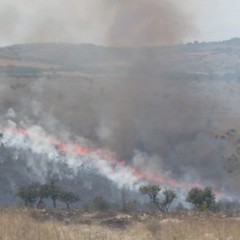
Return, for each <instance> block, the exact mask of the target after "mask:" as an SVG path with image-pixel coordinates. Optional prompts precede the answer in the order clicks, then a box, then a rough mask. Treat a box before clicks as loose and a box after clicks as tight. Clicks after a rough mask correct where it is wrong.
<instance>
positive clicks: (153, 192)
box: [139, 185, 161, 203]
mask: <svg viewBox="0 0 240 240" xmlns="http://www.w3.org/2000/svg"><path fill="white" fill-rule="evenodd" d="M160 190H161V188H160V187H159V186H158V185H144V186H141V187H140V188H139V191H140V192H141V193H142V194H145V195H148V196H149V198H150V200H151V201H152V202H153V203H157V202H158V199H157V196H158V193H159V192H160Z"/></svg>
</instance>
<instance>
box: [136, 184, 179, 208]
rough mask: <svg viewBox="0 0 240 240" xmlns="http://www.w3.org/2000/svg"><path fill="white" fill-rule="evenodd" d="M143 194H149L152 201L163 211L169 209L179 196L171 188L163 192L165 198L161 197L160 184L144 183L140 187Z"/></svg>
mask: <svg viewBox="0 0 240 240" xmlns="http://www.w3.org/2000/svg"><path fill="white" fill-rule="evenodd" d="M139 191H140V192H141V193H142V194H145V195H148V197H149V198H150V201H151V202H152V203H153V204H154V205H156V206H157V208H158V210H160V211H162V212H166V211H168V209H169V207H170V205H171V204H172V202H173V200H174V199H175V198H176V197H177V194H176V193H175V192H174V191H172V190H169V189H166V190H165V191H164V192H163V193H162V194H163V200H160V199H159V196H158V194H159V193H160V191H161V188H160V187H159V185H144V186H141V187H140V188H139Z"/></svg>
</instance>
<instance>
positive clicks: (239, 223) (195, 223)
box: [0, 208, 240, 240]
mask: <svg viewBox="0 0 240 240" xmlns="http://www.w3.org/2000/svg"><path fill="white" fill-rule="evenodd" d="M0 226H1V227H0V239H1V240H15V239H16V240H21V239H23V240H32V239H37V240H43V239H44V240H46V239H51V240H57V239H58V240H88V239H90V240H108V239H109V240H133V239H134V240H135V239H138V240H154V239H160V240H161V239H162V240H193V239H194V240H198V239H199V240H200V239H201V240H202V239H204V240H220V239H224V240H239V236H240V218H239V217H238V216H237V215H236V216H226V215H223V214H218V215H213V214H202V213H201V214H200V213H193V212H190V213H175V214H172V213H169V214H143V213H142V214H140V213H134V214H130V215H128V214H122V213H109V214H107V213H103V214H101V213H86V212H82V211H80V210H74V211H71V212H67V211H63V210H44V211H43V210H28V209H13V208H3V209H1V210H0Z"/></svg>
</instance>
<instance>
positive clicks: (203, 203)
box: [186, 187, 216, 210]
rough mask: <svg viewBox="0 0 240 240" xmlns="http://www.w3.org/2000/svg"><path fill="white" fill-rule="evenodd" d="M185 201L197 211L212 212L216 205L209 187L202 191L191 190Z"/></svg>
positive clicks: (196, 188) (198, 189)
mask: <svg viewBox="0 0 240 240" xmlns="http://www.w3.org/2000/svg"><path fill="white" fill-rule="evenodd" d="M186 201H187V202H190V203H192V204H193V205H194V206H195V207H196V208H197V209H199V210H204V209H208V210H212V209H213V208H214V206H215V204H216V202H215V194H214V193H213V191H212V188H211V187H205V188H204V189H201V188H198V187H194V188H192V189H191V190H190V191H189V192H188V195H187V198H186Z"/></svg>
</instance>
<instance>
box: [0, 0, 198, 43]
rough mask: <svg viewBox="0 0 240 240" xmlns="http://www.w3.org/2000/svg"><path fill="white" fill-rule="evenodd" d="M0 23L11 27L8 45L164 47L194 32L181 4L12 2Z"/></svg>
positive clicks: (5, 30)
mask: <svg viewBox="0 0 240 240" xmlns="http://www.w3.org/2000/svg"><path fill="white" fill-rule="evenodd" d="M0 20H1V22H4V23H5V24H4V25H3V27H2V28H1V30H0V36H1V39H2V40H1V41H2V42H3V43H16V41H17V43H29V42H74V43H78V42H91V43H98V44H99V43H100V44H105V45H106V44H109V43H110V44H111V45H118V46H119V45H121V46H123V45H124V46H139V45H141V46H142V45H159V44H171V43H176V42H179V41H182V40H184V38H185V37H186V35H187V34H189V32H190V31H189V30H190V29H193V28H192V26H191V25H192V24H191V21H189V19H188V18H187V17H186V15H185V14H184V13H183V10H182V9H181V5H180V4H178V1H175V0H172V1H167V0H150V1H147V0H139V1H136V0H130V1H127V0H123V1H120V0H117V1H115V0H95V1H86V0H80V1H77V0H71V1H68V2H66V1H63V0H60V1H59V0H58V1H56V0H51V1H48V2H43V1H39V0H37V1H34V2H31V1H28V2H27V3H26V4H22V2H21V1H20V0H10V1H3V2H2V4H1V7H0ZM176 32H177V33H178V34H177V35H178V36H177V35H176ZM179 36H180V38H179Z"/></svg>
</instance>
